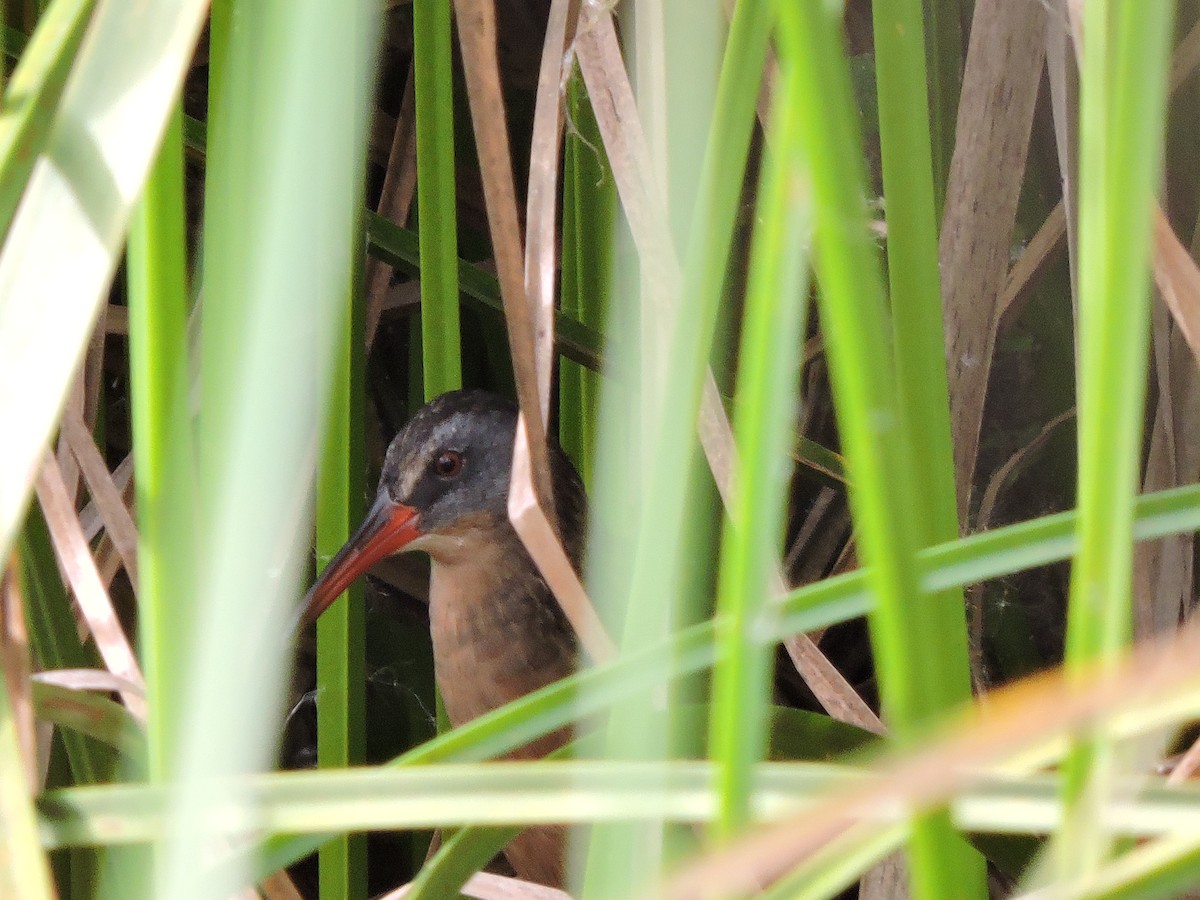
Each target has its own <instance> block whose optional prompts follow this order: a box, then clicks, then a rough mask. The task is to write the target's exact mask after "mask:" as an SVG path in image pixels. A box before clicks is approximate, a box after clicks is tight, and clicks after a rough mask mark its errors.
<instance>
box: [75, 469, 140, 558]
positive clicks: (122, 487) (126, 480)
mask: <svg viewBox="0 0 1200 900" xmlns="http://www.w3.org/2000/svg"><path fill="white" fill-rule="evenodd" d="M112 481H113V484H115V485H116V486H117V490H118V491H120V492H121V498H122V500H123V502H124V503H125V506H126V508H129V506H130V504H131V503H132V501H133V491H132V490H131V488H132V486H133V453H132V452H130V453H127V454H126V455H125V458H124V459H123V460H121V461H120V462H119V463H118V464H117V467H116V468H115V469H113V472H112ZM79 524H80V526H81V527H82V528H83V536H84V537H85V538H86V539H87V541H88V542H89V543H90V542H91V541H93V540H95V539H96V537H97V536H98V535H99V534H100V532H101V531H102V530H103V529H104V519H103V518H101V516H100V510H99V508H98V507H97V506H96V501H95V500H91V501H89V502H88V504H87V506H85V507H84V508H83V509H82V510H81V511H80V513H79Z"/></svg>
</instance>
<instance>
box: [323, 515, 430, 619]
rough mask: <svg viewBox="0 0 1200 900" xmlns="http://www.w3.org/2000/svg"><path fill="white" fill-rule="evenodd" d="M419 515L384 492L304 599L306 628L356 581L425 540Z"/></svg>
mask: <svg viewBox="0 0 1200 900" xmlns="http://www.w3.org/2000/svg"><path fill="white" fill-rule="evenodd" d="M417 523H418V519H417V511H416V510H415V509H413V508H412V507H411V506H405V505H404V504H403V503H397V502H395V501H394V500H392V499H391V498H390V497H388V495H387V492H386V491H380V492H379V496H378V497H376V498H375V505H374V506H372V507H371V510H370V512H368V513H367V518H366V520H365V521H364V522H363V523H362V525H360V526H359V529H358V531H356V532H355V533H354V535H353V537H351V538H350V540H348V541H346V543H345V545H344V546H343V547H342V549H341V550H339V551H338V552H337V555H336V556H334V557H333V559H331V560H330V561H329V565H327V566H326V567H325V569H324V570H323V571H322V572H321V576H320V577H319V578H318V579H317V581H316V583H315V584H314V585H313V586H312V587H311V588H309V591H308V594H307V595H306V596H305V598H304V606H303V609H304V613H303V619H302V621H301V624H302V625H310V624H311V623H313V622H315V621H316V620H317V617H318V616H320V615H321V613H323V612H325V610H326V609H328V608H329V605H330V604H331V603H333V601H334V600H336V599H337V598H338V597H339V596H341V594H342V592H343V591H345V590H346V588H348V587H350V585H351V584H353V583H354V579H356V578H358V576H359V575H362V574H363V573H364V572H366V571H367V569H369V568H371V566H373V565H375V563H377V562H379V560H381V559H383V558H384V557H385V556H391V555H392V554H393V553H395V552H396V551H398V550H400V549H402V548H403V547H404V546H406V545H407V544H409V543H410V542H412V541H414V540H416V539H417V538H418V537H420V536H421V530H420V528H419V527H418V524H417Z"/></svg>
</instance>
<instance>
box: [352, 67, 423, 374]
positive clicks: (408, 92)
mask: <svg viewBox="0 0 1200 900" xmlns="http://www.w3.org/2000/svg"><path fill="white" fill-rule="evenodd" d="M414 90H415V89H414V87H413V67H412V63H409V66H408V77H407V78H405V80H404V94H403V96H402V97H401V99H400V114H399V115H398V116H397V117H396V128H395V130H394V131H393V132H392V146H391V149H390V150H389V151H388V160H387V169H386V170H385V171H384V175H383V187H382V188H381V189H380V191H379V206H378V207H377V208H376V212H378V213H379V215H381V216H382V217H383V218H385V219H387V220H388V221H390V222H395V223H396V224H397V225H404V223H405V222H407V221H408V213H409V211H410V209H411V208H412V202H413V198H414V197H415V196H416V190H417V123H416V97H415V94H414ZM366 265H367V272H366V278H365V279H364V280H365V281H366V284H367V289H366V294H367V302H366V311H365V313H364V316H365V320H366V321H365V329H364V330H365V338H366V344H367V349H368V350H370V349H371V345H372V344H373V343H375V331H376V330H377V329H378V328H379V317H380V316H381V315H382V314H383V310H384V308H385V301H386V300H387V299H388V296H389V291H388V287H389V285H390V283H391V280H392V267H391V266H389V265H388V264H387V263H385V262H384V261H383V260H381V259H379V258H378V257H375V256H371V255H368V256H367V263H366Z"/></svg>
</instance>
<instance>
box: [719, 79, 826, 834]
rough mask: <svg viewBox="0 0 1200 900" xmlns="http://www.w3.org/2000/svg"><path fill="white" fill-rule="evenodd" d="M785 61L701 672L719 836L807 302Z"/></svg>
mask: <svg viewBox="0 0 1200 900" xmlns="http://www.w3.org/2000/svg"><path fill="white" fill-rule="evenodd" d="M795 76H796V70H795V68H794V67H788V68H787V69H785V70H784V72H783V77H782V78H781V79H780V81H779V82H778V88H777V89H778V93H777V95H776V97H775V105H774V110H773V111H772V119H771V138H772V144H771V146H770V148H769V149H768V152H767V155H766V161H765V163H764V166H763V172H762V176H761V185H760V187H759V193H758V197H759V207H758V221H757V227H756V229H755V235H754V244H753V247H752V250H751V258H750V273H749V283H748V285H747V288H746V311H745V318H744V325H743V329H742V346H741V352H740V354H739V361H740V362H739V367H738V381H737V384H738V390H737V397H736V402H735V404H734V434H735V436H736V437H737V444H738V452H739V456H738V463H737V466H738V467H737V473H738V474H737V484H738V493H737V497H736V499H735V501H734V504H733V507H732V508H731V509H730V523H729V525H728V526H727V527H726V529H725V533H724V536H723V540H722V543H721V570H720V586H719V593H718V601H717V610H718V612H719V613H721V614H723V616H724V620H725V623H724V626H723V627H722V629H721V630H720V632H719V635H720V641H721V650H720V655H719V659H718V663H717V666H716V668H715V669H714V671H713V709H712V723H711V726H710V747H709V755H710V756H711V757H712V758H713V759H714V760H717V761H719V763H720V768H719V770H718V772H719V774H718V779H717V790H718V795H719V797H720V812H719V815H718V817H717V820H716V822H715V836H716V837H717V838H718V839H728V838H730V837H731V836H732V835H734V834H735V833H737V832H738V831H739V830H740V829H742V828H744V827H745V825H746V824H747V822H748V821H749V817H750V806H749V804H750V786H751V784H752V781H753V774H754V766H755V764H757V763H758V762H760V761H761V760H762V758H763V756H764V755H765V753H766V748H767V735H766V715H765V713H766V705H767V704H768V703H769V701H770V697H771V675H772V661H773V658H774V648H772V647H766V646H763V645H762V643H761V642H760V641H757V640H755V638H754V636H753V626H754V623H755V622H756V621H757V620H758V617H759V614H760V612H761V610H762V608H763V606H764V605H766V604H768V603H769V602H770V596H771V585H772V584H773V583H774V579H775V571H776V567H777V566H778V563H779V550H778V548H779V546H780V544H781V542H782V538H781V534H782V531H783V518H784V506H785V501H786V497H787V489H788V484H789V482H790V480H791V471H790V470H789V468H788V467H787V466H784V465H780V461H781V460H784V459H787V458H788V450H789V448H790V446H791V444H792V441H793V432H794V430H795V416H796V408H797V404H796V400H797V397H796V393H797V390H796V388H797V379H798V374H797V373H798V368H799V362H800V359H799V357H800V353H801V349H802V347H803V345H804V331H805V321H806V319H807V315H806V313H807V310H808V302H809V299H808V280H807V277H806V276H807V272H808V255H807V253H806V252H805V251H806V249H807V243H808V240H809V235H810V230H811V206H810V202H809V196H808V185H807V180H806V176H807V170H806V167H805V165H804V160H803V151H802V135H801V132H800V122H799V118H800V110H801V100H802V97H803V94H802V92H801V90H800V87H801V85H800V84H799V82H798V80H797V78H796V77H795Z"/></svg>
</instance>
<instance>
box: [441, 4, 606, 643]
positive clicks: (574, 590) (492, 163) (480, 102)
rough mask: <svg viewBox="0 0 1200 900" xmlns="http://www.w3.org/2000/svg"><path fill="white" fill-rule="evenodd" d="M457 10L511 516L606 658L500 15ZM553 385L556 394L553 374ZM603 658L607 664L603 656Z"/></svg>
mask: <svg viewBox="0 0 1200 900" xmlns="http://www.w3.org/2000/svg"><path fill="white" fill-rule="evenodd" d="M455 11H456V15H457V20H458V35H459V41H460V43H461V45H462V56H463V62H464V70H465V73H466V79H467V93H468V98H469V101H470V106H471V122H472V125H473V128H474V131H475V143H476V148H477V150H478V153H479V164H480V171H481V173H482V176H483V186H484V199H485V203H486V205H487V211H488V226H489V229H490V232H491V237H492V248H493V252H494V255H495V259H496V268H497V275H498V279H499V282H500V294H501V298H502V300H503V303H504V318H505V322H506V323H507V326H508V339H509V348H510V350H511V354H512V360H513V375H514V377H515V380H516V385H517V399H518V401H519V404H520V408H521V419H520V423H519V424H520V427H519V428H518V433H519V434H520V435H523V437H524V439H525V441H524V455H522V457H521V458H520V459H517V458H515V457H516V455H517V454H518V452H519V451H520V450H521V444H520V443H519V442H517V443H516V446H514V462H513V471H512V481H511V484H510V490H509V500H508V503H509V517H510V518H511V519H512V520H513V526H514V528H515V529H516V531H517V534H518V535H520V537H521V540H522V542H523V543H525V545H526V547H527V549H528V550H529V554H530V556H531V557H532V558H533V560H534V562H535V564H536V565H537V566H538V568H539V570H540V571H541V572H542V575H543V576H544V577H545V578H546V581H547V583H548V584H549V585H550V587H551V590H552V592H553V593H554V595H555V598H556V599H557V600H558V602H559V604H560V605H561V606H562V608H563V612H564V613H565V614H566V616H567V617H568V619H569V620H570V621H571V622H572V624H576V623H578V626H579V627H580V628H582V630H581V631H579V637H580V641H581V642H582V643H583V644H584V646H585V647H588V648H589V650H590V651H594V652H596V653H598V654H603V653H604V652H605V649H604V644H605V642H606V641H607V637H601V635H603V634H604V632H603V630H602V629H600V628H599V617H598V616H596V614H595V610H594V608H593V607H592V604H591V602H590V600H589V599H588V597H587V595H586V593H584V591H583V588H582V585H580V584H579V580H578V577H577V576H576V574H575V571H574V569H573V567H572V566H571V563H570V560H568V558H567V555H566V552H565V551H564V550H563V548H562V543H561V541H560V540H559V538H558V534H557V517H556V514H555V511H554V491H553V488H552V485H551V482H550V461H549V452H548V445H547V437H546V419H545V416H544V414H543V403H542V400H541V397H540V396H539V388H538V385H539V381H540V378H539V371H538V351H537V344H538V339H539V335H538V328H537V325H536V322H535V315H534V311H533V310H532V309H531V307H530V302H529V299H528V297H527V296H526V291H525V272H524V268H525V259H524V251H523V248H522V246H521V229H520V221H519V217H518V215H517V203H516V189H515V187H514V184H513V175H512V158H511V154H510V151H509V145H508V130H507V125H506V122H505V114H504V98H503V94H502V92H501V90H500V78H499V69H498V65H497V59H496V22H495V9H494V8H493V6H492V4H491V2H489V0H455ZM564 27H565V24H564ZM561 56H562V54H561V53H560V54H558V59H559V60H560V62H559V65H560V66H561ZM556 84H557V82H556ZM535 174H536V173H535ZM550 302H553V301H552V300H551V301H550ZM548 327H549V329H550V330H549V331H545V330H544V331H543V334H542V335H541V338H542V340H543V342H544V346H545V347H547V348H552V347H553V339H554V336H553V330H552V329H553V318H552V317H551V319H550V325H549V326H548ZM546 383H547V392H548V388H549V376H548V375H547V377H546ZM547 398H548V393H547ZM560 590H561V591H562V593H560ZM597 658H605V657H604V656H603V655H601V656H598V657H597Z"/></svg>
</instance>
